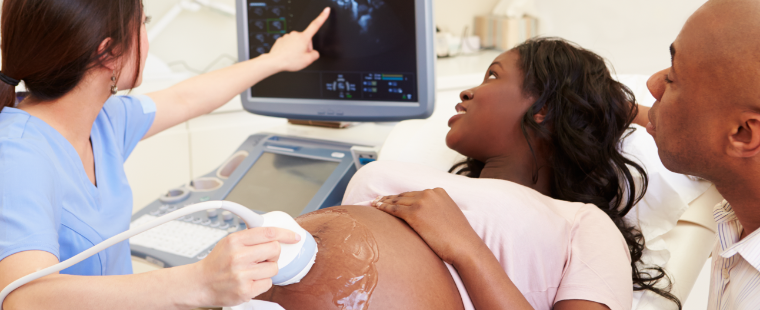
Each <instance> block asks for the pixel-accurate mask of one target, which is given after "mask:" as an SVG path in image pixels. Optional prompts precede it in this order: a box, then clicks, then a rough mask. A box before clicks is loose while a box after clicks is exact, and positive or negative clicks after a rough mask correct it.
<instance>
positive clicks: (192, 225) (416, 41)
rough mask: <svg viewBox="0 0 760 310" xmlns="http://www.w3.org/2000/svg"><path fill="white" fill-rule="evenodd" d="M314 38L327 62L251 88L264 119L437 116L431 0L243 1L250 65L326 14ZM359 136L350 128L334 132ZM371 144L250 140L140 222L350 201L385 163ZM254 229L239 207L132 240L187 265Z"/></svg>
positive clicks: (249, 96) (241, 28)
mask: <svg viewBox="0 0 760 310" xmlns="http://www.w3.org/2000/svg"><path fill="white" fill-rule="evenodd" d="M328 6H329V7H331V9H332V11H331V14H330V17H329V19H328V20H327V21H326V22H325V24H324V26H323V27H322V28H321V29H320V31H319V32H318V33H317V34H316V35H315V37H314V39H313V44H314V48H315V49H316V50H317V51H319V52H320V59H319V60H317V61H316V62H314V63H313V64H312V65H310V66H309V67H307V68H305V69H304V70H302V71H299V72H283V73H279V74H276V75H273V76H271V77H269V78H267V79H265V80H263V81H261V82H259V83H258V84H256V85H255V86H253V87H251V88H250V89H248V90H247V91H245V92H244V93H242V94H241V95H240V96H241V101H242V103H243V107H244V108H245V109H246V110H247V111H249V112H251V113H255V114H260V115H267V116H275V117H284V118H288V119H298V120H314V121H348V122H361V121H373V122H392V121H400V120H404V119H413V118H427V117H428V116H430V115H431V114H432V112H433V105H434V91H435V85H434V84H435V82H434V61H435V51H434V49H433V36H434V27H433V18H432V0H236V11H237V31H238V52H239V58H240V61H245V60H248V59H251V58H255V57H257V56H259V55H261V54H265V53H268V52H269V50H270V48H271V47H272V45H273V44H274V42H275V40H277V38H279V37H280V36H282V35H284V34H286V33H288V32H290V31H294V30H295V31H303V30H304V29H305V28H306V26H307V25H308V24H309V23H310V22H311V21H312V20H313V19H314V18H315V17H316V16H317V15H319V13H320V12H321V11H322V10H323V9H324V8H325V7H328ZM334 130H350V129H334ZM366 150H367V149H366V146H363V145H356V144H347V143H342V142H336V141H329V140H327V139H326V140H318V139H313V138H304V137H296V136H287V135H280V134H270V133H258V134H254V135H251V136H250V137H248V139H247V140H246V141H245V142H243V144H242V145H240V146H239V147H238V148H237V150H236V151H235V152H233V153H232V154H231V155H230V156H229V157H228V159H227V160H226V161H225V162H223V163H221V165H219V167H218V168H217V169H215V170H213V171H210V172H208V173H207V174H205V175H204V176H202V177H199V178H196V179H194V180H191V181H189V182H188V183H187V184H183V185H180V186H178V187H176V188H174V189H170V190H168V191H167V192H166V193H165V194H163V195H162V196H160V197H159V198H158V199H157V200H155V201H153V202H152V203H150V204H149V205H148V206H146V207H145V208H143V209H142V210H140V211H139V212H137V213H136V214H134V215H133V217H132V224H131V226H133V227H134V226H139V225H140V224H142V223H146V222H150V221H151V220H153V219H155V218H157V217H159V216H161V215H163V214H166V213H169V212H172V211H175V210H178V209H182V208H184V207H185V206H188V205H192V204H195V203H198V202H203V201H209V200H228V201H232V202H236V203H239V204H241V205H243V206H245V207H247V208H250V209H252V210H254V211H255V212H257V213H266V212H269V211H275V210H278V211H284V212H286V213H288V214H290V215H291V216H293V217H296V216H298V215H300V214H304V213H307V212H311V211H315V210H318V209H321V208H325V207H330V206H335V205H338V204H340V202H341V200H342V198H343V194H344V192H345V189H346V186H347V184H348V181H349V180H350V179H351V177H352V176H353V174H354V173H355V172H356V171H357V169H359V168H360V167H361V166H362V165H364V164H366V163H367V162H369V161H372V160H374V159H375V157H374V156H375V155H376V154H372V153H371V152H366ZM243 228H245V224H244V223H243V221H242V220H241V219H239V218H238V217H237V216H235V215H234V214H232V213H229V212H220V211H219V210H206V211H201V212H196V213H193V214H190V215H187V216H184V217H182V218H179V219H177V220H173V221H171V222H168V223H166V224H164V225H162V226H159V227H157V228H155V229H152V230H150V231H147V232H144V233H142V234H140V235H138V236H135V237H133V238H132V239H131V240H130V244H131V249H132V255H133V256H137V257H141V258H144V259H146V260H147V261H149V262H152V263H154V264H156V265H159V266H162V267H171V266H178V265H184V264H189V263H193V262H197V261H198V260H201V259H203V258H205V257H206V255H208V253H210V251H211V249H212V248H213V247H214V245H215V244H216V242H218V241H219V240H221V239H222V238H224V237H225V236H226V235H228V234H230V233H233V232H235V231H237V230H240V229H243Z"/></svg>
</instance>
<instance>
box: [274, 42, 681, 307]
mask: <svg viewBox="0 0 760 310" xmlns="http://www.w3.org/2000/svg"><path fill="white" fill-rule="evenodd" d="M460 97H461V99H462V102H461V103H460V104H458V105H457V107H456V110H457V115H456V116H454V117H452V118H451V120H450V121H449V126H450V127H451V130H450V131H449V133H448V136H447V138H446V142H447V145H448V146H449V147H451V148H452V149H454V150H456V151H457V152H459V153H461V154H463V155H465V156H467V157H468V160H467V161H466V162H464V163H462V164H460V165H457V166H455V167H454V168H453V169H452V170H453V171H454V172H457V174H449V173H444V172H440V171H436V170H431V169H428V168H425V167H420V166H418V165H412V164H404V163H396V162H382V161H381V162H377V163H374V164H370V165H368V166H366V167H364V168H362V169H361V170H360V171H359V172H358V173H357V175H356V176H355V177H354V179H353V180H352V181H351V184H350V185H349V188H348V190H347V192H346V196H345V198H344V201H343V203H344V204H355V205H365V206H373V207H374V209H373V208H365V209H361V208H360V207H336V208H335V209H327V210H320V211H317V212H314V213H312V214H307V215H304V216H302V217H300V218H299V219H298V220H299V222H300V223H301V225H302V226H304V228H306V229H307V230H308V231H310V232H311V233H312V234H314V236H315V238H316V239H317V240H318V242H319V250H320V252H319V253H318V254H317V261H316V264H315V267H314V269H313V271H312V272H311V273H309V274H308V275H307V276H306V278H304V281H303V282H302V283H299V284H295V285H291V286H287V287H277V288H274V289H273V290H271V291H269V292H267V293H265V294H264V295H262V296H260V298H262V299H265V300H271V301H275V302H277V303H280V304H281V305H283V306H284V307H285V308H286V309H306V308H319V309H388V308H396V309H463V308H464V309H630V308H631V305H632V301H631V300H632V292H633V291H634V290H651V291H653V292H655V293H657V294H660V295H661V296H664V297H666V298H668V299H670V300H672V301H673V302H674V303H675V304H676V305H677V306H678V307H679V308H680V303H679V301H678V300H677V299H676V298H675V297H674V296H673V295H672V294H670V293H669V292H668V291H666V290H661V289H658V288H655V287H654V285H655V284H656V283H657V282H658V281H659V280H661V279H664V278H665V274H664V271H663V270H662V268H660V267H657V266H653V267H651V268H648V269H647V270H646V271H642V270H639V268H638V266H640V265H639V264H637V263H640V260H641V253H642V249H643V246H644V240H643V237H642V236H641V234H640V233H639V232H637V231H636V230H635V227H634V226H633V225H632V224H631V223H626V222H625V221H624V220H623V216H624V215H625V214H626V213H627V212H628V211H629V210H630V209H631V208H632V207H633V205H634V204H635V203H636V202H637V201H638V200H639V199H640V198H641V197H642V196H643V194H644V192H645V189H646V184H647V179H646V173H645V172H644V170H643V169H642V168H641V166H639V165H638V164H636V163H634V162H632V161H630V160H628V159H627V158H625V157H624V156H623V154H622V152H621V150H620V141H621V139H622V138H624V137H625V135H626V133H627V132H628V131H629V129H628V126H629V125H630V124H631V122H632V121H633V120H634V118H635V117H636V115H637V108H636V104H635V98H634V97H633V95H632V93H631V91H630V90H629V89H628V88H626V87H625V86H623V85H622V84H620V83H619V82H617V81H615V80H614V79H612V77H611V75H610V73H609V70H608V69H607V67H606V65H605V63H604V60H603V59H602V58H601V57H599V56H598V55H596V54H594V53H592V52H589V51H586V50H584V49H581V48H579V47H576V46H574V45H572V44H570V43H568V42H566V41H563V40H560V39H535V40H530V41H528V42H525V43H523V44H521V45H519V46H517V47H516V48H514V49H512V50H510V51H508V52H506V53H504V54H502V55H500V56H499V57H497V58H496V60H495V61H494V62H493V64H492V65H491V66H490V67H489V69H488V71H487V73H486V74H485V78H484V81H483V83H482V84H481V85H480V86H478V87H475V88H473V89H469V90H466V91H463V92H462V93H461V95H460ZM632 170H636V171H637V172H638V174H639V175H642V176H643V177H642V179H641V180H640V183H639V184H641V186H639V187H637V185H636V184H635V183H634V181H635V178H634V176H633V173H632V172H631V171H632ZM433 188H435V189H433ZM378 196H380V197H378ZM379 211H384V212H379ZM391 215H392V216H391ZM396 218H398V219H401V220H403V222H401V221H399V220H396ZM405 224H408V227H409V228H411V229H412V230H413V231H410V230H409V228H408V227H407V226H406V225H405ZM431 252H432V253H431ZM431 254H432V255H431ZM441 260H442V261H443V262H441ZM444 262H445V264H444ZM446 269H448V273H444V272H442V271H444V270H446ZM452 288H454V289H456V291H458V292H459V294H455V293H452ZM315 305H319V306H315Z"/></svg>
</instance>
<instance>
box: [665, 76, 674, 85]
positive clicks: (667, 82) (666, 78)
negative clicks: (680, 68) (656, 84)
mask: <svg viewBox="0 0 760 310" xmlns="http://www.w3.org/2000/svg"><path fill="white" fill-rule="evenodd" d="M665 83H666V84H670V83H673V81H672V80H671V79H670V77H669V76H668V75H667V74H666V75H665Z"/></svg>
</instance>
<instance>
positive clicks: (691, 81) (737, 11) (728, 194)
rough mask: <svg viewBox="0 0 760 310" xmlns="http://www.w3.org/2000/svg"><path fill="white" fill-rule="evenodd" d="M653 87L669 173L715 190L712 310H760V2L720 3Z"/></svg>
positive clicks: (653, 130)
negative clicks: (696, 179)
mask: <svg viewBox="0 0 760 310" xmlns="http://www.w3.org/2000/svg"><path fill="white" fill-rule="evenodd" d="M670 54H671V57H672V63H671V66H670V68H668V69H665V70H663V71H660V72H658V73H656V74H655V75H653V76H652V77H651V78H650V79H649V82H648V83H647V86H648V87H649V90H650V91H651V92H652V94H653V95H654V97H655V98H656V99H657V102H655V104H654V106H653V107H652V109H651V110H649V124H648V125H647V131H648V132H649V133H650V134H651V135H652V136H653V137H654V139H655V142H656V143H657V147H658V152H659V155H660V158H661V159H662V163H663V164H664V165H665V167H667V168H668V169H670V170H672V171H675V172H679V173H684V174H690V175H695V176H699V177H702V178H705V179H707V180H710V181H712V182H713V183H714V184H715V186H716V187H717V189H718V191H719V192H720V193H721V194H722V195H723V197H724V198H725V199H726V201H724V202H723V203H721V204H719V205H717V206H716V208H715V212H714V216H715V220H716V222H717V223H718V238H717V240H716V245H715V248H714V249H713V253H712V261H713V263H712V275H711V281H710V282H711V287H710V297H709V304H708V309H721V310H723V309H732V310H733V309H753V310H756V309H760V230H758V227H760V178H758V176H760V0H710V1H708V2H707V3H705V4H704V5H703V6H702V7H701V8H700V9H699V10H697V11H696V12H695V13H694V14H693V15H692V16H691V17H690V18H689V20H688V21H687V22H686V24H685V25H684V27H683V29H682V30H681V33H680V34H679V35H678V37H677V38H676V40H675V41H674V42H673V44H672V45H671V46H670Z"/></svg>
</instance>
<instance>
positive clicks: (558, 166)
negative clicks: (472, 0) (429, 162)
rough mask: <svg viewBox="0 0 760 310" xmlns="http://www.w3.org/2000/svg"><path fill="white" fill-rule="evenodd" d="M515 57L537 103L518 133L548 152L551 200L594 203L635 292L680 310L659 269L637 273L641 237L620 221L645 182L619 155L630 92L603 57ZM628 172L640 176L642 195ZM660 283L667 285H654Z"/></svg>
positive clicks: (557, 43) (546, 48)
mask: <svg viewBox="0 0 760 310" xmlns="http://www.w3.org/2000/svg"><path fill="white" fill-rule="evenodd" d="M514 51H517V53H519V56H520V60H519V61H518V67H519V68H520V69H521V70H522V72H523V74H524V82H523V93H524V94H526V95H531V96H534V97H535V98H538V99H537V100H536V102H535V103H533V105H532V106H531V107H530V108H529V109H528V111H527V112H526V113H525V116H523V118H522V124H521V127H522V131H523V134H524V135H525V139H526V140H527V141H528V145H530V146H531V147H530V148H531V152H533V156H534V158H536V154H535V151H534V147H533V146H532V145H531V139H530V138H529V136H530V135H529V132H530V133H532V134H534V135H535V136H536V137H537V138H538V139H541V140H543V141H545V142H546V144H547V145H549V146H550V148H551V154H550V157H549V164H550V166H551V167H550V168H551V171H552V174H553V175H552V180H551V196H552V197H553V198H556V199H561V200H566V201H577V202H584V203H591V204H594V205H596V206H597V207H599V209H601V210H602V211H604V212H605V213H607V215H608V216H609V217H610V218H611V219H612V221H613V222H614V223H615V226H617V228H618V229H619V230H620V232H621V233H622V234H623V237H624V238H625V242H626V243H627V244H628V250H629V251H630V254H631V275H632V278H633V289H634V290H635V291H641V290H649V291H652V292H654V293H655V294H658V295H660V296H662V297H665V298H667V299H669V300H671V301H673V302H674V303H675V304H676V305H677V306H678V309H681V302H680V301H679V300H678V298H677V297H676V296H675V295H673V294H671V293H670V289H671V286H672V283H671V281H670V278H669V277H668V276H667V274H666V273H665V271H664V270H663V269H662V267H659V266H649V267H641V268H643V269H639V268H640V266H643V263H642V262H641V256H642V252H643V250H644V236H643V235H642V234H641V232H640V231H639V230H637V229H636V227H635V226H634V225H629V224H627V223H626V222H625V221H624V219H623V217H624V216H625V215H626V214H627V213H628V211H630V210H631V208H632V207H633V206H634V205H635V204H636V203H638V202H639V200H641V198H642V197H643V196H644V193H645V192H646V188H647V183H648V178H647V174H646V172H645V171H644V169H643V168H642V167H641V166H640V165H638V164H637V163H635V162H633V161H631V160H629V159H628V158H626V157H625V156H623V154H622V153H621V143H622V142H621V140H622V138H624V137H625V136H626V135H628V134H630V132H631V130H633V129H629V125H631V122H632V121H633V119H634V118H635V117H636V114H637V113H638V108H637V105H636V99H635V97H634V95H633V92H632V91H631V90H630V89H628V87H626V86H625V85H623V84H621V83H620V82H618V81H615V80H614V79H613V78H612V76H611V75H610V71H609V70H608V69H607V66H606V64H605V61H604V59H603V58H602V57H600V56H599V55H596V54H594V53H593V52H590V51H587V50H585V49H582V48H580V47H577V46H575V45H574V44H571V43H569V42H567V41H565V40H562V39H558V38H538V39H532V40H529V41H527V42H525V43H522V44H520V45H519V46H517V47H515V48H514ZM544 108H545V109H546V110H545V111H546V116H545V118H544V121H543V122H542V123H541V124H539V123H536V121H535V120H534V115H535V114H536V113H538V112H539V111H541V109H544ZM484 165H485V164H484V163H483V162H481V161H478V160H475V159H472V158H468V159H467V160H466V161H464V162H462V163H459V164H457V165H455V166H454V167H452V168H451V171H450V172H454V171H456V172H457V173H459V174H463V175H467V176H469V177H474V178H477V177H479V176H480V172H481V171H482V169H483V167H484ZM536 167H537V168H536V171H535V172H534V181H535V180H536V178H537V177H538V168H539V167H538V165H536ZM631 168H632V169H635V170H636V171H637V172H638V174H639V175H641V178H640V184H641V190H639V191H637V190H636V184H635V182H634V181H635V180H634V179H635V177H634V176H633V174H632V173H631V170H630V169H631ZM660 281H664V282H663V283H664V284H665V285H657V284H658V283H659V282H660ZM663 286H664V288H661V287H663Z"/></svg>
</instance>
